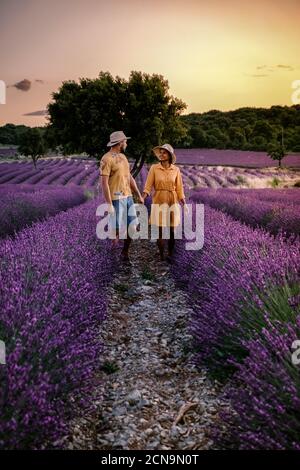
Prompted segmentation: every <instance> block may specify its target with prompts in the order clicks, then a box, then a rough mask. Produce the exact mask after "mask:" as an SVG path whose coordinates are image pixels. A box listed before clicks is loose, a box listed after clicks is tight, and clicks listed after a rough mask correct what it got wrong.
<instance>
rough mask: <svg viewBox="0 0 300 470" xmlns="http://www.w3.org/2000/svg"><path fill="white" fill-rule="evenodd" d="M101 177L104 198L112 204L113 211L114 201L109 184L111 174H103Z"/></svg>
mask: <svg viewBox="0 0 300 470" xmlns="http://www.w3.org/2000/svg"><path fill="white" fill-rule="evenodd" d="M100 178H101V187H102V192H103V196H104V199H105V201H106V202H107V204H109V205H110V206H111V211H112V210H113V205H112V201H111V194H110V189H109V186H108V178H109V176H106V175H101V176H100Z"/></svg>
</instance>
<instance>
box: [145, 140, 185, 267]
mask: <svg viewBox="0 0 300 470" xmlns="http://www.w3.org/2000/svg"><path fill="white" fill-rule="evenodd" d="M152 150H153V152H154V154H155V156H156V157H157V158H158V159H159V160H160V163H156V164H154V165H152V166H151V168H150V170H149V173H148V176H147V179H146V183H145V187H144V191H143V194H142V197H143V198H145V197H146V196H148V195H149V194H150V193H151V189H152V187H153V188H154V190H155V192H154V195H153V198H152V203H153V204H152V205H151V214H150V219H149V222H150V224H154V225H157V226H158V230H159V238H158V240H157V245H158V248H159V254H160V259H161V260H162V261H163V260H164V259H165V257H164V239H163V237H162V235H163V234H162V228H163V227H164V226H167V225H168V226H169V227H170V238H169V239H168V256H167V261H168V262H170V261H171V257H172V254H173V250H174V245H175V238H174V227H175V226H177V225H179V224H180V215H181V214H180V207H179V204H178V202H182V203H183V205H184V206H185V205H186V202H185V195H184V189H183V184H182V177H181V173H180V169H179V168H178V167H177V166H175V162H176V155H175V153H174V150H173V148H172V147H171V145H170V144H164V145H159V146H157V147H154V148H153V149H152ZM161 204H165V206H164V207H162V206H161ZM171 206H173V207H172V210H170V207H171ZM164 209H166V210H164Z"/></svg>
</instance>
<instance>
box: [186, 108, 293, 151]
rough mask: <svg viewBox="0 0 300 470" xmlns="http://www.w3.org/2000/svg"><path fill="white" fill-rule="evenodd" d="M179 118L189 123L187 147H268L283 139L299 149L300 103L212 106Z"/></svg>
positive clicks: (289, 149) (289, 146) (251, 148)
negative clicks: (221, 108)
mask: <svg viewBox="0 0 300 470" xmlns="http://www.w3.org/2000/svg"><path fill="white" fill-rule="evenodd" d="M180 119H181V120H182V122H183V123H184V124H185V125H186V126H187V127H188V132H187V136H186V138H185V139H183V140H182V142H181V144H182V147H185V148H217V149H236V150H255V151H267V150H268V148H269V146H270V144H271V145H272V144H278V143H280V144H282V143H283V145H284V147H285V149H286V150H287V151H288V152H300V105H293V106H271V108H254V107H246V108H239V109H236V110H234V111H226V112H224V111H218V110H215V109H213V110H211V111H208V112H205V113H190V114H187V115H183V116H180Z"/></svg>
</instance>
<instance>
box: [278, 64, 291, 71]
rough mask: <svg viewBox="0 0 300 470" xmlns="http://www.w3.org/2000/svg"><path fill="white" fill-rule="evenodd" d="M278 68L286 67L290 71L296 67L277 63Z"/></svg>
mask: <svg viewBox="0 0 300 470" xmlns="http://www.w3.org/2000/svg"><path fill="white" fill-rule="evenodd" d="M277 68H279V69H286V70H290V71H292V70H294V67H292V66H291V65H281V64H279V65H277Z"/></svg>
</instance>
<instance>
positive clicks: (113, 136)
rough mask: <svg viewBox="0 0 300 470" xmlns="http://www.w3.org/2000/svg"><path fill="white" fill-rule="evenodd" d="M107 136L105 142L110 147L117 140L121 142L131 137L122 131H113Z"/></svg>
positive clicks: (116, 142)
mask: <svg viewBox="0 0 300 470" xmlns="http://www.w3.org/2000/svg"><path fill="white" fill-rule="evenodd" d="M109 138H110V140H109V142H108V144H107V147H112V146H113V145H116V144H118V143H119V142H122V140H125V139H131V137H127V136H126V135H125V134H124V132H123V131H115V132H113V133H112V134H110V137H109Z"/></svg>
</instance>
